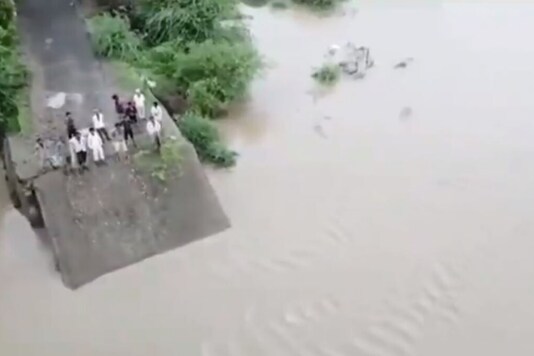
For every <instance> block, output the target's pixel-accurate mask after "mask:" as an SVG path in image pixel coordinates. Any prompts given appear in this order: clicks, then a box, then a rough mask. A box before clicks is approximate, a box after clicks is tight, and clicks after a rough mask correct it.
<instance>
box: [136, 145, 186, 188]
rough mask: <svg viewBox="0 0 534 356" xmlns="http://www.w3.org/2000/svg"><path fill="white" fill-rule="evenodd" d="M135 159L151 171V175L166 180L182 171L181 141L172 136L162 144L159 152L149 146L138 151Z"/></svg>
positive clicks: (141, 166) (137, 163) (144, 168)
mask: <svg viewBox="0 0 534 356" xmlns="http://www.w3.org/2000/svg"><path fill="white" fill-rule="evenodd" d="M133 159H134V163H135V164H136V165H137V166H138V167H140V168H141V169H143V170H146V171H148V172H150V176H151V177H153V178H156V179H157V180H159V181H160V182H165V181H167V180H168V179H169V178H171V177H177V176H179V175H180V173H181V163H182V160H183V156H182V147H181V144H180V141H178V140H177V139H176V138H174V137H170V138H169V139H167V140H165V142H164V143H163V144H162V145H161V151H160V153H159V154H158V153H157V152H155V151H154V150H153V149H150V148H147V149H143V150H140V151H138V152H137V153H136V154H135V155H134V156H133Z"/></svg>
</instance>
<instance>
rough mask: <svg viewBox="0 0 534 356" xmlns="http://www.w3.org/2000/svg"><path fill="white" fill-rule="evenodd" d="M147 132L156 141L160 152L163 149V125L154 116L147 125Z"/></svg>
mask: <svg viewBox="0 0 534 356" xmlns="http://www.w3.org/2000/svg"><path fill="white" fill-rule="evenodd" d="M146 131H147V132H148V134H149V135H150V137H152V139H153V140H154V142H155V144H156V149H157V150H158V151H159V149H160V147H161V124H160V123H159V122H158V121H156V120H155V119H154V117H153V116H150V118H149V119H148V121H147V123H146Z"/></svg>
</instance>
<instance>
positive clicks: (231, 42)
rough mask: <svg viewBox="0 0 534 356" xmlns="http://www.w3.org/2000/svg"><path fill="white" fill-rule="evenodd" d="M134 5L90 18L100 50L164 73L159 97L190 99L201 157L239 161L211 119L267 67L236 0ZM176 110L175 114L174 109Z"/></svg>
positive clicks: (152, 0)
mask: <svg viewBox="0 0 534 356" xmlns="http://www.w3.org/2000/svg"><path fill="white" fill-rule="evenodd" d="M135 4H136V5H135V6H133V7H131V8H128V9H127V10H126V11H113V10H112V11H110V12H108V13H103V14H100V15H97V16H95V17H93V18H92V19H91V20H90V22H89V23H90V28H91V33H92V41H93V46H94V48H95V52H97V53H98V54H99V55H101V56H103V57H107V58H110V59H116V60H120V61H123V62H127V63H128V64H129V65H131V66H133V67H134V68H137V69H138V70H141V71H143V72H144V73H146V74H147V75H148V76H151V77H153V78H157V79H156V81H157V82H158V83H159V82H160V81H159V80H158V79H160V78H161V79H163V80H164V81H165V89H164V91H165V92H164V93H160V92H158V95H157V96H158V97H160V96H163V97H173V96H177V95H181V96H184V97H185V101H186V102H187V109H188V112H187V113H185V115H184V117H183V118H182V119H181V120H180V122H181V123H182V124H181V125H180V126H181V127H182V131H184V136H185V137H186V138H187V139H189V141H191V142H192V144H193V145H194V146H195V149H196V150H197V153H198V155H199V156H200V157H201V159H202V160H204V161H205V162H209V163H213V164H215V165H217V166H224V167H227V166H230V165H232V164H234V163H235V156H236V155H235V153H234V152H232V151H230V150H228V149H226V148H225V147H224V146H223V144H222V143H221V141H220V140H219V135H218V133H217V129H216V127H215V126H214V124H213V123H211V122H209V119H213V118H216V117H217V116H219V115H220V113H221V112H224V111H225V109H226V108H227V106H228V105H229V104H230V103H231V102H233V101H234V100H237V99H240V98H242V97H243V96H244V95H245V94H246V93H247V90H248V86H249V84H250V82H251V81H252V79H253V78H254V76H255V75H256V73H257V72H258V70H259V69H260V67H261V60H260V57H259V55H258V53H257V51H256V49H255V47H254V45H253V43H252V41H251V39H250V37H249V35H248V32H247V30H246V28H245V26H244V25H243V23H242V22H241V21H240V20H238V18H239V12H238V5H239V3H238V1H237V0H196V1H193V0H139V1H137V2H136V3H135ZM158 87H159V85H158ZM158 90H159V91H161V90H162V89H161V88H159V89H158ZM168 109H172V108H169V107H168ZM171 114H177V113H176V112H172V110H171ZM199 122H200V123H199Z"/></svg>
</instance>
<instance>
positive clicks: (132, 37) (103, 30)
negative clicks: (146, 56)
mask: <svg viewBox="0 0 534 356" xmlns="http://www.w3.org/2000/svg"><path fill="white" fill-rule="evenodd" d="M90 31H91V41H92V43H93V49H94V50H95V52H96V53H97V54H98V55H100V56H102V57H108V58H113V59H119V60H136V59H137V58H138V55H139V54H140V50H141V39H140V38H139V37H138V36H137V35H136V34H135V33H134V32H132V31H130V22H129V20H128V18H127V17H124V16H111V15H110V14H107V13H104V14H102V15H100V16H96V17H94V18H93V19H92V21H91V22H90Z"/></svg>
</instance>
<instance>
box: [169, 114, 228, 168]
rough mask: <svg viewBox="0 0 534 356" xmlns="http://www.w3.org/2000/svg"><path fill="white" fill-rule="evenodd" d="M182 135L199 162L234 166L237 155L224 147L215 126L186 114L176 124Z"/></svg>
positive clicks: (196, 116) (197, 116)
mask: <svg viewBox="0 0 534 356" xmlns="http://www.w3.org/2000/svg"><path fill="white" fill-rule="evenodd" d="M178 126H179V127H180V130H181V131H182V134H183V135H184V136H185V138H187V139H188V140H189V142H191V144H192V145H193V146H194V147H195V150H196V151H197V154H198V157H199V158H200V160H201V161H204V162H209V163H212V164H214V165H216V166H218V167H231V166H233V165H235V160H236V157H237V153H236V152H234V151H231V150H229V149H228V148H226V147H224V146H223V145H222V143H221V141H220V137H219V133H218V131H217V128H216V127H215V125H214V124H213V123H212V122H211V121H210V120H209V119H206V118H204V117H202V116H200V115H197V114H194V113H186V114H185V115H184V116H183V118H182V119H181V120H180V121H179V122H178Z"/></svg>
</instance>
